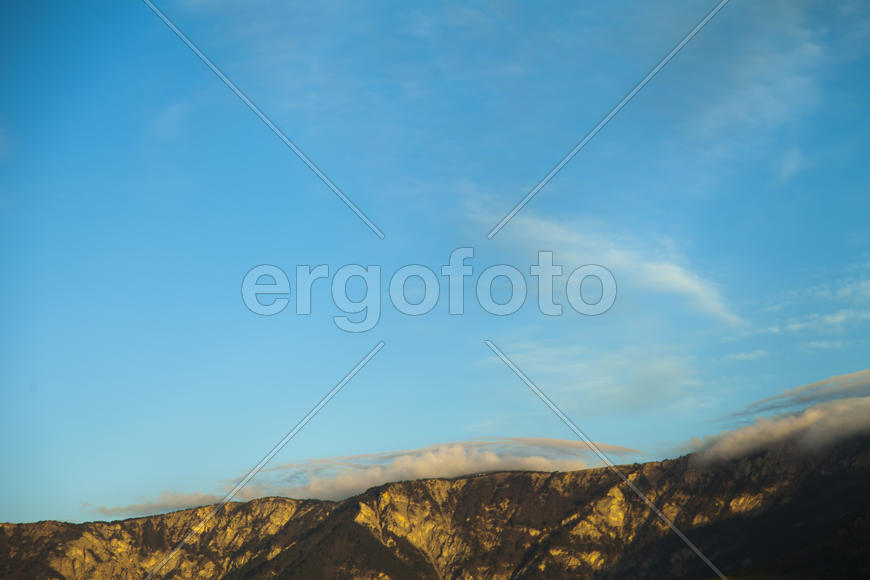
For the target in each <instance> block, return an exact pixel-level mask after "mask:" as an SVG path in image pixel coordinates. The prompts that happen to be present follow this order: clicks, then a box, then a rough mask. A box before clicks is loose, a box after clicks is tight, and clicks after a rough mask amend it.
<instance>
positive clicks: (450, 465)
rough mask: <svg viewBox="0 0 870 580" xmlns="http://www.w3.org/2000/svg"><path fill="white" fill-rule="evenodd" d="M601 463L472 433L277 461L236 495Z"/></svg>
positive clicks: (191, 501) (155, 502) (535, 442)
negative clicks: (403, 446) (465, 437)
mask: <svg viewBox="0 0 870 580" xmlns="http://www.w3.org/2000/svg"><path fill="white" fill-rule="evenodd" d="M596 445H598V447H599V448H600V449H601V450H602V451H604V452H605V453H607V454H609V455H611V456H613V457H619V458H625V457H634V456H639V455H641V454H642V452H640V451H638V450H635V449H628V448H625V447H618V446H615V445H607V444H603V443H597V444H596ZM599 465H600V462H599V461H597V458H596V456H595V455H594V454H593V452H592V451H591V450H590V449H589V448H588V447H587V446H586V444H585V443H582V442H580V441H572V440H565V439H546V438H530V437H514V438H497V439H476V440H471V441H460V442H455V443H443V444H440V445H432V446H428V447H423V448H420V449H409V450H403V451H391V452H384V453H373V454H363V455H350V456H342V457H330V458H326V459H309V460H306V461H303V462H298V463H287V464H283V465H276V466H274V467H270V468H267V469H264V470H263V471H261V472H260V474H258V475H257V477H256V478H255V480H254V481H252V482H251V483H250V484H249V485H248V486H247V487H245V488H244V489H243V490H242V491H241V492H240V493H239V494H238V495H237V496H236V498H235V499H238V500H250V499H254V498H256V497H265V496H274V495H278V496H286V497H293V498H298V499H306V498H316V499H330V500H338V499H344V498H346V497H350V496H352V495H355V494H357V493H360V492H362V491H365V490H366V489H368V488H370V487H374V486H376V485H380V484H383V483H387V482H390V481H400V480H408V479H425V478H433V477H458V476H461V475H469V474H474V473H482V472H490V471H512V470H523V471H575V470H578V469H585V468H587V467H596V466H599ZM222 499H223V494H207V493H201V492H196V493H192V494H187V493H176V492H163V493H161V494H160V495H159V496H158V497H157V498H155V499H151V500H143V501H142V502H139V503H135V504H131V505H127V506H118V507H96V506H89V507H91V508H92V509H93V510H94V511H96V512H97V513H100V514H102V515H104V516H110V517H116V516H134V515H143V514H153V513H159V512H166V511H172V510H177V509H184V508H189V507H196V506H201V505H207V504H213V503H217V502H219V501H221V500H222Z"/></svg>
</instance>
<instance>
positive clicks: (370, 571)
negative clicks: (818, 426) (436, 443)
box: [0, 437, 870, 579]
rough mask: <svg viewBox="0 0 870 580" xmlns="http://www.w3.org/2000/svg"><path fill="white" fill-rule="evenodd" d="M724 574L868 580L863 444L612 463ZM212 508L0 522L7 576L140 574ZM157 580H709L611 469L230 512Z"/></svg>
mask: <svg viewBox="0 0 870 580" xmlns="http://www.w3.org/2000/svg"><path fill="white" fill-rule="evenodd" d="M620 469H621V470H622V471H623V472H624V473H626V475H628V477H629V478H630V479H631V480H632V481H633V482H635V483H636V485H637V486H638V487H639V488H640V489H641V490H644V491H645V492H646V493H647V494H648V497H649V498H650V499H651V500H652V501H653V502H654V503H655V504H656V505H657V506H658V507H659V508H661V509H662V511H663V512H664V513H665V514H666V515H667V516H668V517H669V518H671V519H672V520H673V521H674V522H675V523H676V525H677V526H678V527H679V528H680V529H681V530H682V531H683V532H684V533H685V534H686V535H687V536H688V537H690V538H691V539H692V541H693V542H695V543H696V544H697V545H698V547H699V548H700V549H701V550H702V551H703V552H704V553H705V554H706V555H707V556H708V557H709V558H710V559H711V560H712V561H713V562H715V563H716V564H717V565H718V566H719V567H720V568H721V569H722V570H723V571H724V572H725V574H726V575H728V576H729V578H733V579H736V578H744V579H749V578H753V579H772V578H870V550H868V548H867V546H868V545H870V544H868V540H870V499H868V494H867V489H868V484H870V439H868V438H866V437H865V438H860V439H854V440H851V441H847V442H844V443H841V444H839V445H837V446H835V447H829V448H826V449H823V450H818V451H815V452H812V453H808V452H805V451H796V450H794V449H789V448H779V449H776V450H768V451H766V452H763V453H758V454H755V455H752V456H749V457H744V458H741V459H737V460H730V461H727V462H719V463H713V464H702V463H700V462H699V461H698V460H697V458H695V457H694V456H692V455H688V456H685V457H681V458H679V459H675V460H669V461H662V462H652V463H646V464H642V465H638V464H635V465H626V466H622V467H621V468H620ZM210 510H211V508H208V507H203V508H198V509H192V510H184V511H179V512H175V513H169V514H164V515H156V516H150V517H144V518H135V519H128V520H123V521H116V522H92V523H85V524H67V523H60V522H40V523H36V524H0V577H2V578H143V577H145V576H146V575H147V573H148V572H149V571H150V570H151V569H152V568H153V567H154V566H155V565H156V564H157V563H158V562H159V561H161V560H162V559H163V557H164V556H165V555H166V554H168V553H169V551H170V550H171V549H172V547H173V546H174V545H175V544H176V543H177V542H178V541H179V540H180V539H181V538H182V537H183V536H184V535H185V534H186V533H187V532H188V531H189V530H190V529H192V528H193V527H194V526H196V524H198V523H199V522H200V520H201V519H202V518H203V517H204V516H205V515H206V514H207V513H208V512H209V511H210ZM161 572H162V576H163V577H165V578H249V577H252V578H253V577H256V578H260V577H273V576H277V577H281V578H385V579H386V578H394V579H400V578H438V579H446V578H463V579H464V578H590V579H592V578H596V579H597V578H699V579H700V578H712V577H713V573H712V572H711V571H710V570H709V569H708V568H707V567H706V566H705V564H704V563H703V562H702V561H701V560H700V559H699V558H698V557H697V556H696V555H695V554H694V553H692V552H691V551H690V550H689V549H688V548H687V547H686V546H685V544H683V543H682V541H681V540H680V539H679V538H677V537H676V536H675V535H674V534H673V533H672V532H670V531H669V530H668V529H667V528H666V526H665V525H664V524H663V523H662V522H661V520H659V519H658V518H657V517H656V516H655V515H654V514H653V513H651V511H650V510H649V508H648V507H647V506H646V505H644V503H643V502H642V501H641V500H640V499H638V498H637V497H636V496H635V495H634V494H633V493H632V492H631V490H630V489H628V488H627V487H626V486H625V485H624V484H620V482H619V479H618V478H617V477H616V475H615V474H614V473H613V472H612V471H610V470H609V469H590V470H585V471H577V472H571V473H531V472H508V473H491V474H485V475H477V476H471V477H461V478H457V479H430V480H420V481H403V482H397V483H390V484H386V485H383V486H380V487H377V488H373V489H370V490H368V491H366V492H365V493H363V494H361V495H359V496H355V497H352V498H349V499H346V500H344V501H341V502H326V501H311V500H306V501H299V500H293V499H285V498H265V499H258V500H254V501H251V502H247V503H231V504H228V505H227V506H226V507H225V509H224V510H222V511H221V512H220V513H219V514H218V515H217V516H216V517H215V518H214V519H212V520H210V521H209V522H208V523H207V524H206V525H205V526H203V529H202V530H200V532H199V533H198V534H197V535H196V536H195V537H193V538H192V540H191V541H190V543H189V544H188V545H187V546H185V548H184V549H183V550H182V551H181V552H180V553H179V554H177V555H176V556H175V557H174V558H173V559H172V560H171V561H170V562H169V563H168V564H167V565H166V566H165V567H164V568H163V569H162V571H161Z"/></svg>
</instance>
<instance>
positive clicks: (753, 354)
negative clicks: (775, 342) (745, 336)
mask: <svg viewBox="0 0 870 580" xmlns="http://www.w3.org/2000/svg"><path fill="white" fill-rule="evenodd" d="M768 356H770V353H769V352H767V351H766V350H761V349H756V350H753V351H750V352H738V353H736V354H732V355H731V356H729V357H728V358H731V359H734V360H758V359H760V358H766V357H768Z"/></svg>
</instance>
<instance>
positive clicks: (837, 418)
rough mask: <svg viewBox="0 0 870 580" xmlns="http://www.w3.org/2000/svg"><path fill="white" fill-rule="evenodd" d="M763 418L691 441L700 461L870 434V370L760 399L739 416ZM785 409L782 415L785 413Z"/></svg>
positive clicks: (813, 444) (820, 445)
mask: <svg viewBox="0 0 870 580" xmlns="http://www.w3.org/2000/svg"><path fill="white" fill-rule="evenodd" d="M768 412H780V413H781V414H780V415H777V416H774V417H759V418H758V419H756V420H755V422H754V423H752V424H751V425H747V426H745V427H740V428H738V429H735V430H733V431H727V432H725V433H721V434H719V435H716V436H712V437H707V438H706V439H704V440H697V439H696V440H693V442H692V447H694V448H695V449H696V450H697V453H698V457H699V459H701V460H702V461H708V460H717V459H728V458H734V457H740V456H743V455H747V454H750V453H753V452H755V451H759V450H761V449H764V448H768V447H772V446H776V445H778V444H782V443H786V442H788V443H794V444H795V445H797V447H798V448H802V449H811V448H818V447H822V446H825V445H829V444H831V443H834V442H836V441H838V440H840V439H843V438H845V437H849V436H852V435H857V434H859V433H866V432H870V370H863V371H859V372H855V373H851V374H847V375H840V376H835V377H831V378H828V379H825V380H822V381H817V382H815V383H812V384H809V385H804V386H801V387H796V388H794V389H790V390H787V391H784V392H782V393H780V394H779V395H776V396H774V397H768V398H766V399H762V400H760V401H757V402H755V403H753V404H751V405H749V406H747V407H746V408H745V409H744V410H743V411H741V412H740V413H737V414H736V415H737V416H740V417H745V416H752V415H758V414H761V413H768ZM783 412H784V413H783Z"/></svg>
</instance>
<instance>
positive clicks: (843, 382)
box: [739, 370, 870, 416]
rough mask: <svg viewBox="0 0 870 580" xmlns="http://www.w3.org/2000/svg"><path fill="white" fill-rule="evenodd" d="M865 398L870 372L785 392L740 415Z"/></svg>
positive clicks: (829, 379)
mask: <svg viewBox="0 0 870 580" xmlns="http://www.w3.org/2000/svg"><path fill="white" fill-rule="evenodd" d="M864 396H870V370H864V371H858V372H856V373H851V374H847V375H839V376H836V377H831V378H828V379H825V380H822V381H818V382H815V383H811V384H809V385H804V386H802V387H796V388H794V389H790V390H788V391H784V392H782V393H780V394H779V395H776V396H774V397H768V398H766V399H762V400H760V401H757V402H755V403H753V404H751V405H749V406H748V407H746V409H744V410H743V411H741V412H740V413H739V415H743V416H747V415H755V414H758V413H768V412H771V411H782V410H785V409H794V408H796V407H805V406H807V405H812V404H816V403H821V402H826V401H832V400H835V399H843V398H848V397H864Z"/></svg>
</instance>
